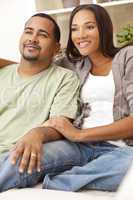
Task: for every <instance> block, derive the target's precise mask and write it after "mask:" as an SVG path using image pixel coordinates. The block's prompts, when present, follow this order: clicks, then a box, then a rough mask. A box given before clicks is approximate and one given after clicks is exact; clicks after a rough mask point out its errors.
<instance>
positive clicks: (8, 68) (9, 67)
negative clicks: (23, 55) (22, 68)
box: [0, 63, 18, 72]
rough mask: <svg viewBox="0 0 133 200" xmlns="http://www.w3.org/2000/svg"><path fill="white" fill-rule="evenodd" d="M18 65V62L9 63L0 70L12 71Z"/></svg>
mask: <svg viewBox="0 0 133 200" xmlns="http://www.w3.org/2000/svg"><path fill="white" fill-rule="evenodd" d="M17 67H18V64H16V63H14V64H9V65H6V66H4V67H2V68H1V69H0V72H6V71H12V70H14V69H16V68H17Z"/></svg>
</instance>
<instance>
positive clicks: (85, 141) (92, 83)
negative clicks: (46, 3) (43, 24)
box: [45, 4, 133, 191]
mask: <svg viewBox="0 0 133 200" xmlns="http://www.w3.org/2000/svg"><path fill="white" fill-rule="evenodd" d="M69 28H70V34H69V40H68V45H67V51H66V53H67V57H68V59H69V60H70V61H71V62H73V63H74V65H75V66H76V68H75V70H76V71H77V73H78V75H79V77H80V79H81V99H82V101H83V104H82V105H83V109H82V114H81V116H80V117H79V118H78V120H77V121H78V125H80V127H81V128H82V129H79V128H76V127H74V126H73V125H72V124H71V123H70V122H69V121H68V120H67V119H65V118H63V117H62V118H56V119H51V120H49V121H48V122H47V123H46V124H45V125H46V126H50V127H53V128H55V129H57V130H58V131H59V132H60V133H61V134H62V135H64V137H66V138H67V139H68V140H71V141H73V142H77V145H78V147H79V148H80V149H81V151H82V152H84V156H86V157H87V159H88V163H87V164H85V165H84V166H77V167H73V168H72V169H71V170H69V171H66V172H64V173H62V174H58V175H56V176H52V175H49V176H46V182H47V185H46V187H47V188H52V189H61V190H68V191H78V190H79V189H82V188H86V189H97V190H109V191H114V190H116V189H117V188H118V186H119V184H120V182H121V180H122V178H123V176H124V175H125V173H126V171H127V169H128V167H129V165H130V163H131V161H132V160H133V147H129V145H132V139H131V138H132V137H133V117H132V115H133V79H132V77H133V46H127V47H125V48H122V49H119V48H116V47H115V46H114V44H113V28H112V22H111V19H110V17H109V15H108V13H107V12H106V10H105V9H104V8H103V7H100V6H98V5H94V4H88V5H80V6H78V7H76V8H75V9H74V10H73V12H72V14H71V18H70V27H69ZM88 105H89V106H88ZM88 111H89V112H88ZM77 121H76V122H75V124H77ZM127 138H128V139H127Z"/></svg>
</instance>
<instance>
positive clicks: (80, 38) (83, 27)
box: [71, 10, 99, 56]
mask: <svg viewBox="0 0 133 200" xmlns="http://www.w3.org/2000/svg"><path fill="white" fill-rule="evenodd" d="M71 31H72V32H71V37H72V41H73V43H74V45H75V47H76V48H77V49H78V51H79V52H80V54H81V55H82V56H91V55H93V54H95V53H98V52H99V32H98V27H97V23H96V19H95V16H94V14H93V12H92V11H89V10H81V11H79V12H77V13H76V14H75V16H74V18H73V20H72V26H71Z"/></svg>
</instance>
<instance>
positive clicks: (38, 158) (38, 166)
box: [37, 152, 42, 172]
mask: <svg viewBox="0 0 133 200" xmlns="http://www.w3.org/2000/svg"><path fill="white" fill-rule="evenodd" d="M41 155H42V154H41V152H38V156H37V171H38V172H40V171H41V161H42V156H41Z"/></svg>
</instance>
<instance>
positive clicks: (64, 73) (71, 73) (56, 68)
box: [53, 64, 78, 79]
mask: <svg viewBox="0 0 133 200" xmlns="http://www.w3.org/2000/svg"><path fill="white" fill-rule="evenodd" d="M53 67H54V71H55V72H56V73H57V74H60V76H61V75H62V76H68V77H71V76H72V77H77V79H78V76H77V74H76V72H74V71H73V70H71V69H67V68H64V67H61V66H59V65H56V64H53Z"/></svg>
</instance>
